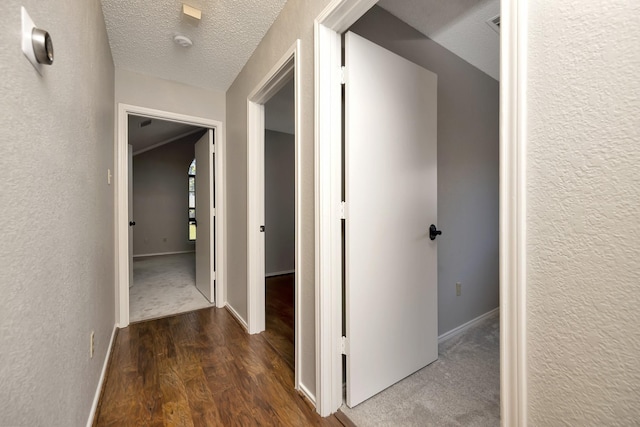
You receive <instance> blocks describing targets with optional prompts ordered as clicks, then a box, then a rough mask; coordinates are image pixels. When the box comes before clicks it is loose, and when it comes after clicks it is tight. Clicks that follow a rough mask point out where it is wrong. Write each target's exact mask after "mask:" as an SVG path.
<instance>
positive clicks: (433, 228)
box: [429, 224, 442, 240]
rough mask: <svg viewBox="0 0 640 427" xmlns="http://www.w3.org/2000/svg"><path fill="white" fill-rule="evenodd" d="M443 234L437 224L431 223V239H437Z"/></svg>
mask: <svg viewBox="0 0 640 427" xmlns="http://www.w3.org/2000/svg"><path fill="white" fill-rule="evenodd" d="M441 234H442V231H440V230H438V229H437V228H436V226H435V225H433V224H431V227H429V238H430V239H431V240H436V237H438V236H439V235H441Z"/></svg>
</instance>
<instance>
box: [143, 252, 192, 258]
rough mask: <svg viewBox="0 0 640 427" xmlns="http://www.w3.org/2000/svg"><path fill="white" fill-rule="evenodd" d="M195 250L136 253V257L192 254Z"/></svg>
mask: <svg viewBox="0 0 640 427" xmlns="http://www.w3.org/2000/svg"><path fill="white" fill-rule="evenodd" d="M194 252H195V251H175V252H158V253H155V254H138V255H134V256H133V257H134V258H143V257H147V256H160V255H178V254H192V253H194Z"/></svg>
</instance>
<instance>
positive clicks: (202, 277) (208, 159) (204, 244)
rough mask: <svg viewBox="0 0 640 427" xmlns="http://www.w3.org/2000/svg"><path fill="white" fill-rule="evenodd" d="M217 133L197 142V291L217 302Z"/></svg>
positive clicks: (210, 130)
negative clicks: (215, 268)
mask: <svg viewBox="0 0 640 427" xmlns="http://www.w3.org/2000/svg"><path fill="white" fill-rule="evenodd" d="M213 142H214V141H213V130H212V129H209V130H208V131H207V133H205V134H204V135H203V136H202V138H200V139H199V140H198V142H196V145H195V157H196V227H197V228H196V230H197V231H196V287H197V288H198V290H199V291H200V292H202V294H203V295H204V296H205V297H206V298H207V300H208V301H210V302H213V298H214V295H215V292H214V286H215V271H214V244H213V243H214V238H213V231H214V224H215V220H214V218H215V210H214V207H213V206H214V200H213V198H214V192H213V151H214V150H213Z"/></svg>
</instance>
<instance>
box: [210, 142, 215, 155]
mask: <svg viewBox="0 0 640 427" xmlns="http://www.w3.org/2000/svg"><path fill="white" fill-rule="evenodd" d="M211 152H212V153H213V154H216V144H215V143H214V144H213V148H211Z"/></svg>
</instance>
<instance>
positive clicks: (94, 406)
mask: <svg viewBox="0 0 640 427" xmlns="http://www.w3.org/2000/svg"><path fill="white" fill-rule="evenodd" d="M117 329H118V324H117V323H116V324H115V325H113V331H112V332H111V339H110V340H109V347H107V354H106V355H105V357H104V363H103V364H102V372H101V373H100V380H99V381H98V388H96V394H95V396H94V397H93V403H92V404H91V412H89V419H88V420H87V427H91V426H92V425H93V419H94V418H95V416H96V410H97V409H98V402H99V401H100V393H101V392H102V384H103V383H104V377H105V376H106V375H107V367H108V366H109V358H110V357H111V348H112V347H113V342H114V339H115V336H116V330H117Z"/></svg>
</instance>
